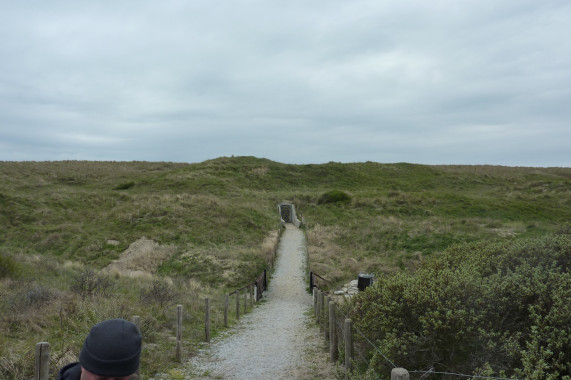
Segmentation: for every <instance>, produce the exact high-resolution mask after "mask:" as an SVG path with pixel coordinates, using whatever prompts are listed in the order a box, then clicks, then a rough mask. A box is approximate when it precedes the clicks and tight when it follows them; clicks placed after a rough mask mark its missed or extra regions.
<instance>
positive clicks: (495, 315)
mask: <svg viewBox="0 0 571 380" xmlns="http://www.w3.org/2000/svg"><path fill="white" fill-rule="evenodd" d="M569 257H571V237H569V236H568V235H567V236H564V235H559V236H557V235H554V236H548V237H543V238H536V239H529V240H520V241H517V240H514V241H508V242H502V243H487V244H482V243H480V245H476V244H470V245H461V246H454V247H452V248H450V249H448V250H447V251H446V252H444V253H443V254H441V255H435V256H433V257H430V258H429V259H427V260H426V261H425V262H424V264H423V265H422V266H421V267H420V268H419V270H418V271H417V272H416V273H415V274H407V273H398V274H396V275H393V276H389V277H381V278H379V280H378V281H377V282H376V283H375V285H374V286H373V287H372V288H371V289H370V290H367V291H366V292H363V293H360V294H359V295H358V296H357V297H356V298H355V299H354V301H353V302H354V315H353V318H354V320H355V324H356V326H357V328H358V329H359V330H360V331H362V332H363V333H364V334H365V335H366V336H368V337H369V339H372V340H373V341H376V342H377V343H378V344H379V345H380V349H381V351H383V352H384V353H385V354H386V355H387V356H389V357H390V358H392V360H393V361H394V362H396V363H398V365H399V366H402V367H405V368H407V369H411V370H416V369H422V368H430V367H431V366H432V367H434V368H435V370H436V371H443V372H459V373H465V374H478V373H479V374H483V371H490V370H493V371H495V372H496V373H500V372H501V371H502V370H506V369H511V370H513V371H514V372H513V374H515V375H517V376H523V377H525V378H530V379H543V378H562V376H563V375H564V374H567V373H569V369H570V368H571V338H570V336H569V326H570V325H571V306H570V305H569V304H570V303H569V299H570V298H571V290H570V289H571V273H570V272H569V266H570V263H569V259H568V258H569ZM373 362H375V360H374V361H373ZM377 362H378V363H380V364H378V365H377V367H378V368H376V369H377V371H378V372H379V373H386V371H387V368H385V367H384V364H383V363H384V361H383V360H379V361H377Z"/></svg>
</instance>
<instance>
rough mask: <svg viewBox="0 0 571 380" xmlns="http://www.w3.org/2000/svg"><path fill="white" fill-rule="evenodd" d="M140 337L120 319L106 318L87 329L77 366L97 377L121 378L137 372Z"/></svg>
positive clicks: (129, 324)
mask: <svg viewBox="0 0 571 380" xmlns="http://www.w3.org/2000/svg"><path fill="white" fill-rule="evenodd" d="M141 340H142V338H141V334H140V333H139V331H138V330H137V327H136V326H135V325H134V324H133V323H131V322H129V321H126V320H124V319H110V320H108V321H104V322H101V323H99V324H97V325H95V326H93V327H92V328H91V331H90V332H89V335H88V336H87V338H85V343H84V344H83V348H82V349H81V353H80V354H79V363H80V364H81V366H82V367H83V368H85V369H86V370H88V371H89V372H91V373H93V374H95V375H99V376H110V377H122V376H129V375H132V374H134V373H135V372H137V369H138V368H139V356H140V354H141Z"/></svg>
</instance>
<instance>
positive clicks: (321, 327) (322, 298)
mask: <svg viewBox="0 0 571 380" xmlns="http://www.w3.org/2000/svg"><path fill="white" fill-rule="evenodd" d="M319 303H320V304H321V305H320V306H319V330H320V331H323V330H324V329H325V327H324V323H323V322H324V321H325V315H324V314H325V311H324V310H325V308H324V306H325V292H322V291H320V292H319Z"/></svg>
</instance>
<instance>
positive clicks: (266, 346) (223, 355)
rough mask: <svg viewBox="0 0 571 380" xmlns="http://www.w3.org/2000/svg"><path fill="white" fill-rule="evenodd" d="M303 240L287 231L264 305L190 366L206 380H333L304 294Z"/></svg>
mask: <svg viewBox="0 0 571 380" xmlns="http://www.w3.org/2000/svg"><path fill="white" fill-rule="evenodd" d="M305 256H306V248H305V238H304V235H303V232H302V231H300V230H299V229H297V228H296V227H295V226H293V225H289V224H288V225H287V228H286V230H285V231H284V234H283V235H282V238H281V241H280V246H279V248H278V257H277V262H276V268H275V271H274V274H273V276H272V281H271V283H270V287H269V289H268V291H266V292H264V299H265V302H264V303H262V304H261V305H259V306H258V307H256V308H255V309H254V311H253V312H251V313H249V314H247V315H246V316H244V317H242V318H241V319H240V322H239V323H238V325H237V326H236V327H235V328H233V329H232V331H231V332H230V333H229V334H228V336H226V337H222V338H221V339H219V340H218V341H213V343H212V344H210V345H209V346H208V347H207V348H206V349H203V350H202V351H200V353H199V355H198V356H197V357H195V358H193V359H191V361H190V362H189V363H188V365H187V368H188V370H189V372H190V373H194V374H195V375H194V376H193V377H192V378H195V379H196V378H202V379H310V378H315V377H319V378H334V377H335V376H334V372H335V370H334V368H333V366H331V365H330V364H328V363H327V352H326V351H325V350H324V349H323V347H324V339H323V338H322V337H321V334H320V333H319V329H318V328H317V327H315V326H314V325H313V322H312V319H311V318H310V316H309V315H310V312H309V311H310V309H311V305H312V302H311V301H312V298H311V295H310V294H308V293H307V292H306V290H305V286H306V278H305Z"/></svg>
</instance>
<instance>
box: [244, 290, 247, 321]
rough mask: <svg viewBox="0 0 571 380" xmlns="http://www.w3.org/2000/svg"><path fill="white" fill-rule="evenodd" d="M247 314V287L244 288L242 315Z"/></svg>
mask: <svg viewBox="0 0 571 380" xmlns="http://www.w3.org/2000/svg"><path fill="white" fill-rule="evenodd" d="M247 312H248V287H245V288H244V315H246V313H247Z"/></svg>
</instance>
